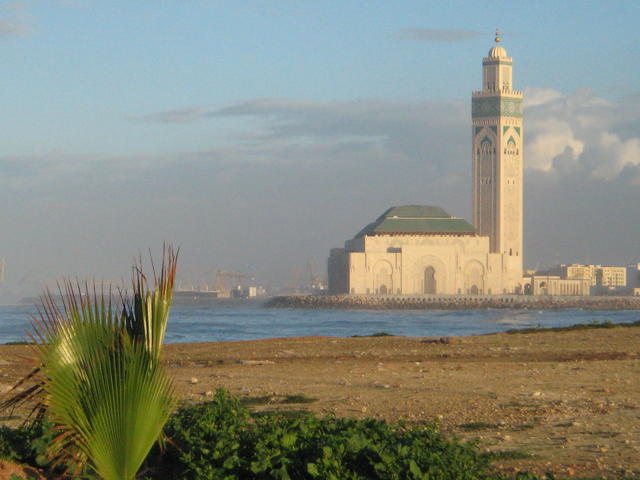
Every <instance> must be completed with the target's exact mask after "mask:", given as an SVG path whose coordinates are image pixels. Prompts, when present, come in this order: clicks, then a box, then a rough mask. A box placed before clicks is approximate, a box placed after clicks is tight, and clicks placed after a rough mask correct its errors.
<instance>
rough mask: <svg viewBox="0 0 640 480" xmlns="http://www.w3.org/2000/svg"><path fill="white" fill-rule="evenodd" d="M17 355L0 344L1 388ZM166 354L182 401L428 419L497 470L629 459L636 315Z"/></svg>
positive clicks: (20, 355)
mask: <svg viewBox="0 0 640 480" xmlns="http://www.w3.org/2000/svg"><path fill="white" fill-rule="evenodd" d="M28 356H29V349H28V347H27V346H24V345H5V346H0V375H1V377H0V383H1V384H2V385H1V387H2V388H3V389H6V387H7V385H10V384H12V383H13V382H14V381H15V380H17V379H18V378H19V376H20V375H22V374H24V373H26V372H27V369H28V367H29V363H28V360H27V358H28ZM165 361H166V362H167V364H168V366H169V369H170V372H171V374H172V375H173V377H174V378H175V381H176V385H177V388H178V391H179V394H180V396H181V398H182V399H183V400H184V401H189V402H201V401H206V400H207V398H208V397H210V396H211V395H212V393H213V391H215V389H216V388H218V387H224V388H226V389H228V390H230V391H231V392H232V393H234V394H235V395H238V396H240V397H244V398H249V399H252V401H251V403H252V404H253V405H254V406H253V407H252V408H255V409H280V410H283V409H294V410H300V409H304V410H310V411H313V412H315V413H318V414H333V415H338V416H350V417H357V418H363V417H375V418H381V419H386V420H389V421H396V420H399V419H405V420H408V421H436V422H438V423H439V424H440V428H441V429H442V430H444V431H446V432H447V433H449V434H451V435H457V436H460V437H464V438H468V439H477V440H478V442H479V444H480V446H481V448H483V449H488V450H493V451H496V452H503V453H502V456H503V457H505V458H504V459H501V460H497V461H496V466H497V467H498V468H500V469H501V470H503V471H505V472H515V471H518V470H529V471H533V472H536V473H544V472H553V473H555V474H556V475H559V476H564V477H567V476H580V477H584V476H588V475H595V474H599V475H605V476H608V477H613V476H616V475H619V474H623V473H625V472H626V473H630V472H637V471H640V395H639V394H640V327H624V328H623V327H616V328H608V329H588V330H569V331H560V332H536V333H528V334H507V333H502V334H493V335H482V336H474V337H453V338H406V337H364V338H332V337H306V338H293V339H272V340H259V341H246V342H225V343H192V344H170V345H168V346H167V348H166V350H165ZM293 396H298V397H293ZM3 421H4V422H10V423H15V421H16V420H15V419H13V420H9V419H7V418H6V417H3ZM506 457H516V458H506Z"/></svg>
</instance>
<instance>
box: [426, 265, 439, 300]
mask: <svg viewBox="0 0 640 480" xmlns="http://www.w3.org/2000/svg"><path fill="white" fill-rule="evenodd" d="M437 286H438V285H437V281H436V270H435V269H434V268H433V267H427V268H425V269H424V293H426V294H434V293H437V291H438V288H437Z"/></svg>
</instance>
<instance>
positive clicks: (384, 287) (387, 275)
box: [373, 260, 393, 295]
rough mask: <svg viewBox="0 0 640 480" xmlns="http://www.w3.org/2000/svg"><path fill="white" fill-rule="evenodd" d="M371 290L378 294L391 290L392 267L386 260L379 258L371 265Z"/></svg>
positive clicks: (385, 293) (386, 293) (384, 293)
mask: <svg viewBox="0 0 640 480" xmlns="http://www.w3.org/2000/svg"><path fill="white" fill-rule="evenodd" d="M373 291H374V292H375V293H377V294H379V295H388V294H389V292H393V267H392V266H391V263H389V262H388V261H387V260H379V261H377V262H376V263H375V264H374V265H373Z"/></svg>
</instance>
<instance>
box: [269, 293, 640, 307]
mask: <svg viewBox="0 0 640 480" xmlns="http://www.w3.org/2000/svg"><path fill="white" fill-rule="evenodd" d="M265 306H266V307H268V308H312V309H314V308H317V309H324V308H334V309H354V310H356V309H361V310H483V309H493V308H511V309H519V310H563V309H582V310H640V297H609V296H607V297H555V296H553V297H551V296H540V297H538V296H536V297H534V296H528V295H500V296H466V295H425V296H386V297H379V296H368V295H285V296H278V297H273V298H271V299H270V300H269V301H268V302H267V303H266V304H265Z"/></svg>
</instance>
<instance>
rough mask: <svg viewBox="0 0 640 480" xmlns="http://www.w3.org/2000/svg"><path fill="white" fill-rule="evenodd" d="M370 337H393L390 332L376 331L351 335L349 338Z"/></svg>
mask: <svg viewBox="0 0 640 480" xmlns="http://www.w3.org/2000/svg"><path fill="white" fill-rule="evenodd" d="M370 337H395V335H393V334H392V333H387V332H376V333H372V334H371V335H351V338H370Z"/></svg>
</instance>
